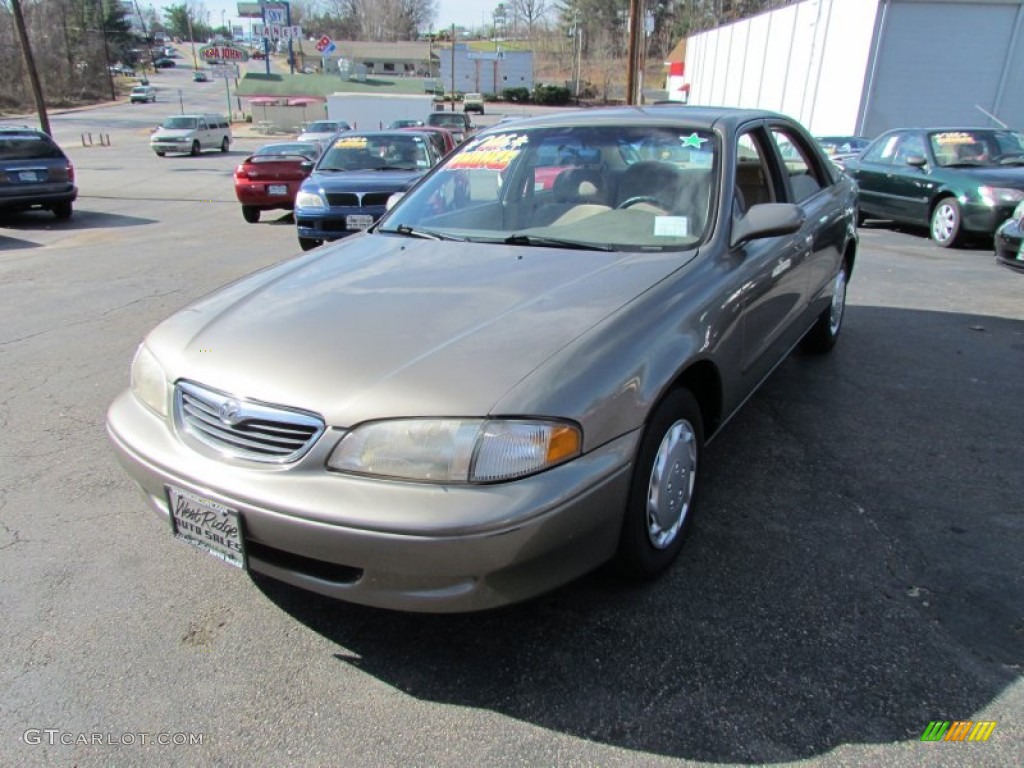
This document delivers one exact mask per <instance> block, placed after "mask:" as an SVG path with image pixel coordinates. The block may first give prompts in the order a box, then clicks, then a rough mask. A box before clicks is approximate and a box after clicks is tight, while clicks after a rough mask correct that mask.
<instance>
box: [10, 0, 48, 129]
mask: <svg viewBox="0 0 1024 768" xmlns="http://www.w3.org/2000/svg"><path fill="white" fill-rule="evenodd" d="M11 7H12V10H13V12H14V26H15V27H16V28H17V30H18V40H20V41H21V54H22V56H24V57H25V68H26V69H27V70H28V79H29V82H30V83H31V84H32V96H33V97H34V98H35V100H36V111H37V112H38V113H39V127H40V128H41V129H42V131H43V133H45V134H46V135H47V136H52V135H53V134H52V133H51V131H50V118H49V116H47V114H46V101H45V100H44V99H43V86H42V84H41V83H40V82H39V72H38V71H37V70H36V60H35V57H34V56H33V55H32V46H30V45H29V42H28V32H27V31H26V29H25V17H24V16H23V15H22V13H21V0H11Z"/></svg>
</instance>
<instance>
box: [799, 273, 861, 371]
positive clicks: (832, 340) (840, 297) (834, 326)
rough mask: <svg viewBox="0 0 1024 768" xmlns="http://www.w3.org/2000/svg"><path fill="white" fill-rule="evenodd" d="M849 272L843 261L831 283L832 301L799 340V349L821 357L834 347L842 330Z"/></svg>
mask: <svg viewBox="0 0 1024 768" xmlns="http://www.w3.org/2000/svg"><path fill="white" fill-rule="evenodd" d="M849 278H850V270H849V266H848V265H847V263H846V262H845V261H844V262H843V265H842V266H841V267H840V268H839V271H838V272H837V273H836V276H835V278H834V279H833V281H832V301H831V302H829V305H828V306H827V307H825V309H824V311H822V313H821V314H820V315H818V319H817V320H815V321H814V325H812V326H811V330H809V331H808V332H807V333H806V335H805V336H804V337H803V338H802V339H801V340H800V349H801V350H803V351H804V352H809V353H811V354H813V355H823V354H825V353H826V352H828V351H829V350H831V349H832V347H834V346H835V345H836V340H837V339H838V338H839V332H840V331H841V330H842V329H843V315H844V314H845V312H846V285H847V282H848V281H849Z"/></svg>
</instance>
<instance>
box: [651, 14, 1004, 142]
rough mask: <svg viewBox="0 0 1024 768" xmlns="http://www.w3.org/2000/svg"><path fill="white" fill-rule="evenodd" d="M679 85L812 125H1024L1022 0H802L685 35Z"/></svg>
mask: <svg viewBox="0 0 1024 768" xmlns="http://www.w3.org/2000/svg"><path fill="white" fill-rule="evenodd" d="M684 85H685V86H688V87H687V88H685V89H684V88H683V87H682V86H684ZM670 89H671V87H670ZM674 90H675V92H676V93H677V94H679V96H677V98H678V97H680V96H681V95H682V94H683V93H687V94H688V100H689V103H690V104H703V105H711V104H716V105H722V106H741V107H760V108H764V109H772V110H776V111H779V112H783V113H785V114H788V115H791V116H793V117H795V118H797V119H798V120H800V121H801V122H803V123H804V125H806V126H807V127H808V128H809V129H810V130H811V132H812V133H814V134H816V135H826V134H846V135H848V134H856V135H862V136H869V137H870V136H875V135H877V134H879V133H881V132H882V131H884V130H887V129H889V128H895V127H901V126H913V125H918V126H932V125H934V126H941V125H956V126H965V127H966V126H992V125H998V122H997V121H1002V122H1003V123H1006V124H1008V125H1010V126H1011V127H1014V128H1024V0H803V1H802V2H798V3H794V4H791V5H787V6H785V7H782V8H778V9H776V10H774V11H769V12H767V13H762V14H760V15H758V16H755V17H753V18H749V19H745V20H743V21H740V22H736V23H734V24H729V25H727V26H724V27H719V28H717V29H714V30H711V31H708V32H704V33H701V34H699V35H695V36H693V37H691V38H689V39H688V40H687V45H686V59H685V69H684V73H683V76H682V81H681V82H679V83H676V84H675V86H674ZM990 116H994V117H995V118H996V119H995V120H994V119H993V118H992V117H990Z"/></svg>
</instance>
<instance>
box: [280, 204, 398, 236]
mask: <svg viewBox="0 0 1024 768" xmlns="http://www.w3.org/2000/svg"><path fill="white" fill-rule="evenodd" d="M384 211H385V207H384V206H383V205H380V206H364V207H355V206H352V207H341V206H335V207H329V208H296V209H295V226H296V229H297V230H298V234H299V237H303V238H309V239H310V240H337V239H339V238H342V237H346V236H348V235H354V234H356V233H357V232H362V231H363V229H361V228H355V227H353V228H350V227H349V226H348V217H349V216H372V217H373V222H374V223H377V220H378V219H380V217H381V216H383V215H384Z"/></svg>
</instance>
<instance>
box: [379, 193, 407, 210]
mask: <svg viewBox="0 0 1024 768" xmlns="http://www.w3.org/2000/svg"><path fill="white" fill-rule="evenodd" d="M403 197H405V192H395V193H394V194H393V195H391V196H390V197H389V198H388V201H387V202H386V203H385V204H384V210H385V211H390V210H391V209H392V208H394V207H395V203H397V202H398V201H399V200H401V199H402V198H403Z"/></svg>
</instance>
